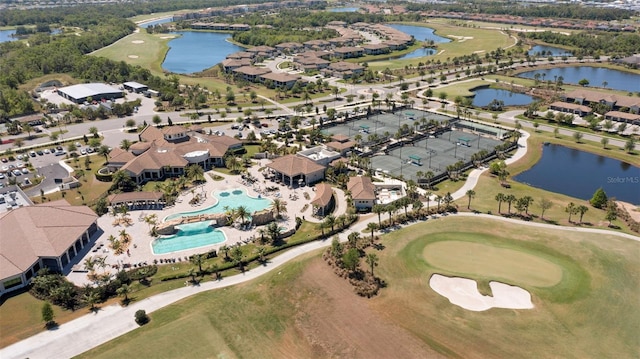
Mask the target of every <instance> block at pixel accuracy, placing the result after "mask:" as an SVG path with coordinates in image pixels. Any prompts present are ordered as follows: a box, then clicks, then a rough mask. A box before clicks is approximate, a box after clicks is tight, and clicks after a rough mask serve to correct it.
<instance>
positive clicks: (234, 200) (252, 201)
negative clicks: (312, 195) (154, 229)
mask: <svg viewBox="0 0 640 359" xmlns="http://www.w3.org/2000/svg"><path fill="white" fill-rule="evenodd" d="M213 196H214V197H215V198H216V199H217V200H218V201H217V202H216V204H214V205H213V206H210V207H207V208H203V209H200V210H197V211H191V212H181V213H176V214H172V215H170V216H168V217H167V218H166V219H165V220H167V221H168V220H171V219H176V218H180V217H191V216H198V215H201V214H216V213H224V212H225V207H228V208H238V207H239V206H245V207H247V210H248V212H249V213H253V212H257V211H262V210H263V209H267V208H269V206H271V204H272V202H271V200H270V199H268V198H256V197H250V196H249V195H248V194H247V193H246V192H245V191H244V190H243V189H239V188H236V189H233V190H227V191H220V192H214V193H213Z"/></svg>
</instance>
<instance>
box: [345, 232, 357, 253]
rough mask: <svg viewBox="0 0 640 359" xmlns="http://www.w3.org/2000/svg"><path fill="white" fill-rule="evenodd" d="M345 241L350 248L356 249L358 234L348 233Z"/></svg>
mask: <svg viewBox="0 0 640 359" xmlns="http://www.w3.org/2000/svg"><path fill="white" fill-rule="evenodd" d="M347 241H348V243H349V247H350V248H356V249H357V248H358V241H360V233H358V232H351V233H349V235H348V236H347Z"/></svg>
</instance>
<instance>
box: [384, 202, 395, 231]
mask: <svg viewBox="0 0 640 359" xmlns="http://www.w3.org/2000/svg"><path fill="white" fill-rule="evenodd" d="M384 209H385V211H386V212H387V213H388V214H389V224H390V225H392V226H393V224H394V220H393V214H394V213H395V212H396V210H397V207H396V204H395V203H389V204H387V205H386V206H384Z"/></svg>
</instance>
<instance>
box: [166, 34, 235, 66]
mask: <svg viewBox="0 0 640 359" xmlns="http://www.w3.org/2000/svg"><path fill="white" fill-rule="evenodd" d="M171 34H173V35H181V36H180V37H177V38H175V39H173V40H171V41H169V47H170V48H169V51H168V52H167V55H166V57H165V59H164V62H163V63H162V68H164V69H165V70H167V71H171V72H175V73H178V74H190V73H194V72H198V71H202V70H204V69H207V68H209V67H212V66H214V65H216V64H218V63H220V62H222V60H224V59H225V58H226V57H227V55H229V54H232V53H234V52H237V51H242V50H244V49H243V48H242V47H240V46H237V45H234V44H232V43H230V42H228V41H226V40H227V39H229V38H231V34H229V33H220V32H195V31H180V32H172V33H171Z"/></svg>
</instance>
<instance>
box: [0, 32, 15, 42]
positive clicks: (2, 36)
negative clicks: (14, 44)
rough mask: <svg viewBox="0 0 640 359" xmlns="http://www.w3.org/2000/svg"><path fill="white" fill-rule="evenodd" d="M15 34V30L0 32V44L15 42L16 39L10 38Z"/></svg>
mask: <svg viewBox="0 0 640 359" xmlns="http://www.w3.org/2000/svg"><path fill="white" fill-rule="evenodd" d="M15 33H16V30H0V42H7V41H15V40H16V38H15V37H12V36H11V35H13V34H15Z"/></svg>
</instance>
